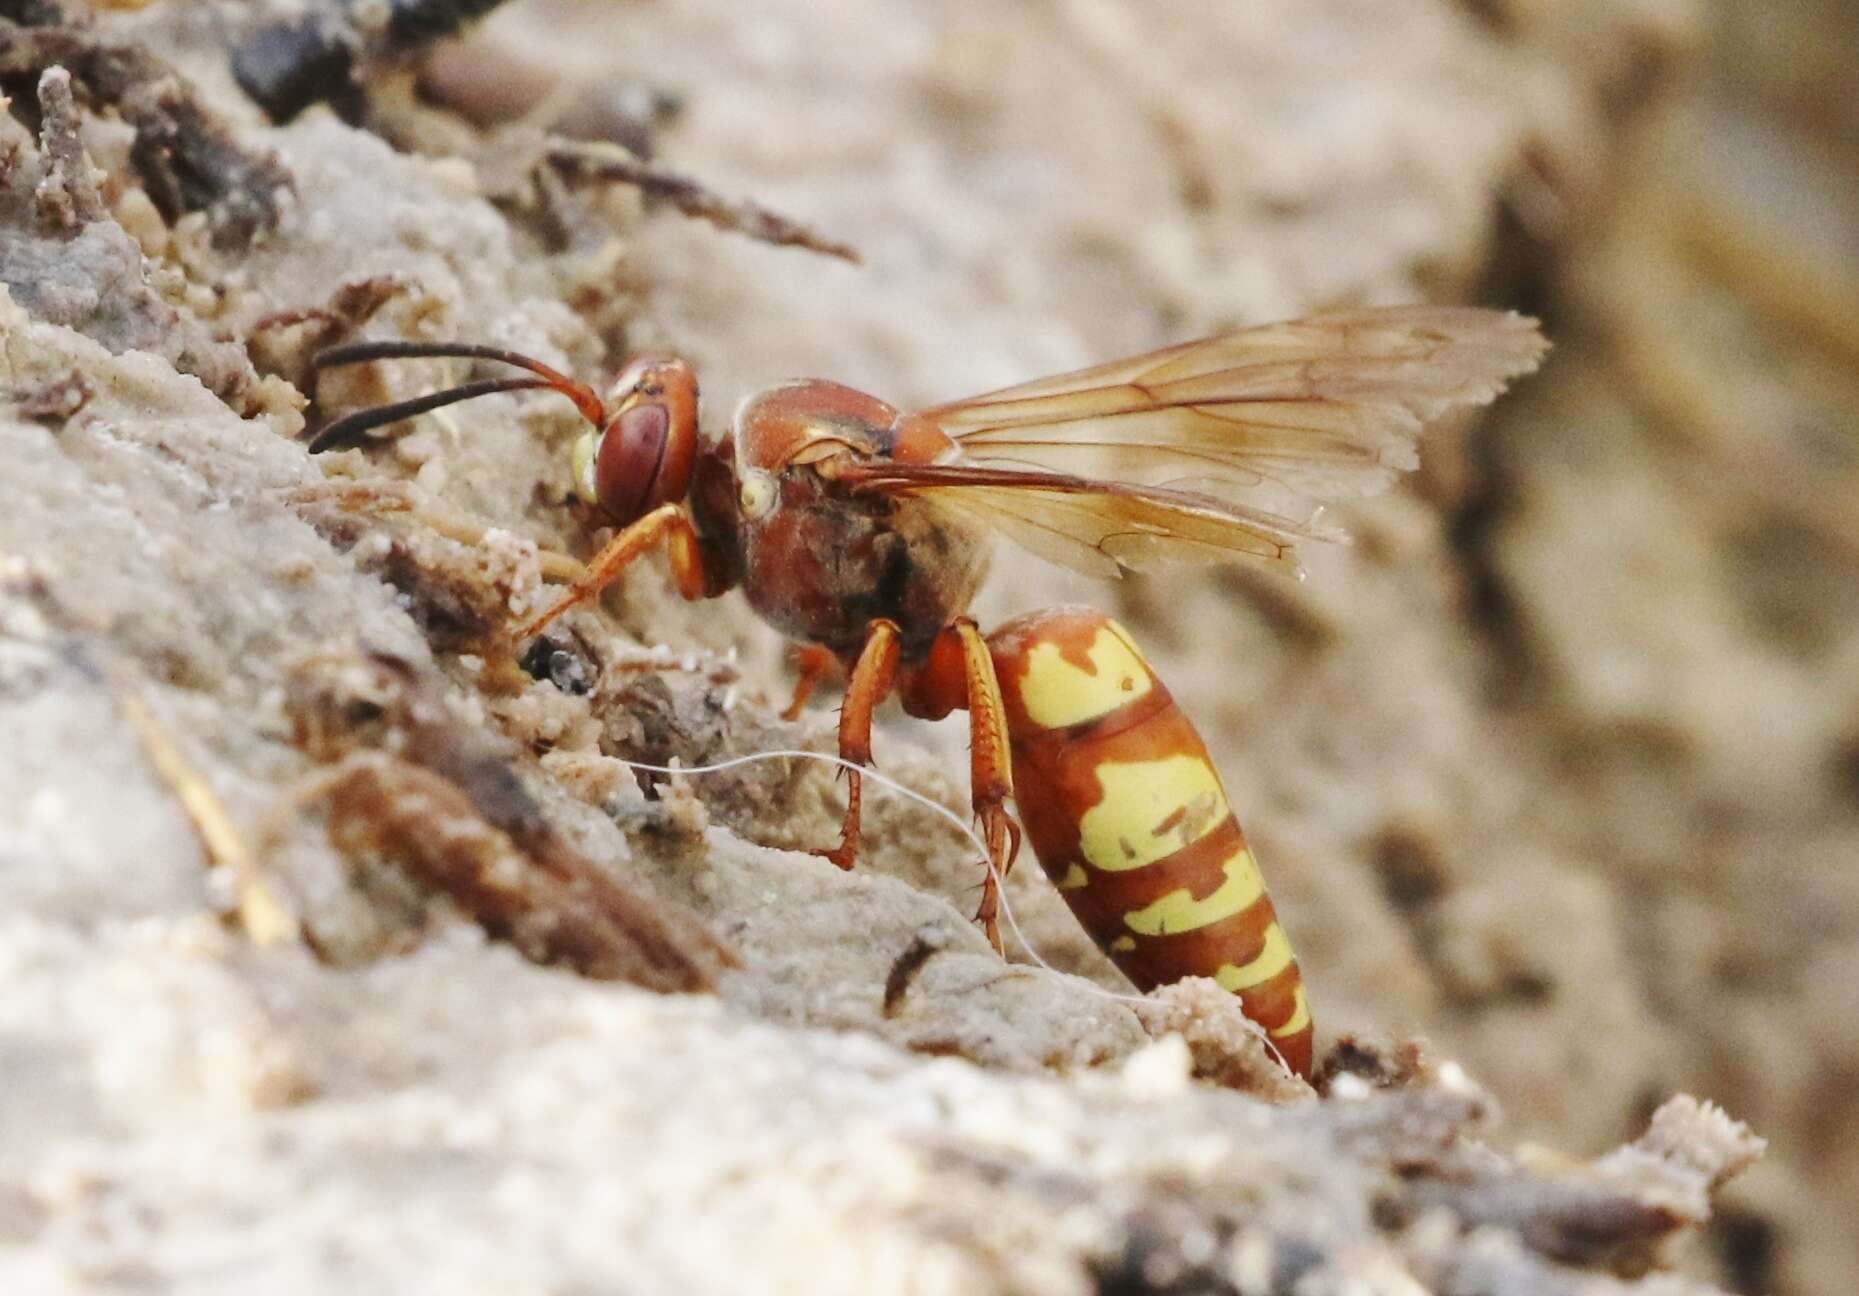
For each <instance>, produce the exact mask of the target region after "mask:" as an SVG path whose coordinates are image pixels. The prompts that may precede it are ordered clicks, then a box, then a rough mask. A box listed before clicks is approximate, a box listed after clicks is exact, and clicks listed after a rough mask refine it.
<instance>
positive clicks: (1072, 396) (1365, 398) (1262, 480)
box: [923, 306, 1546, 513]
mask: <svg viewBox="0 0 1859 1296" xmlns="http://www.w3.org/2000/svg"><path fill="white" fill-rule="evenodd" d="M1545 345H1546V344H1545V343H1544V341H1543V338H1542V335H1541V334H1540V333H1539V332H1538V331H1537V327H1536V324H1535V321H1533V320H1528V319H1525V318H1523V317H1521V316H1518V315H1512V314H1507V313H1504V312H1500V311H1489V310H1479V309H1475V308H1470V307H1450V306H1403V307H1394V308H1391V309H1383V310H1359V311H1347V312H1339V313H1335V314H1330V315H1321V316H1317V317H1315V318H1312V319H1307V320H1298V321H1295V322H1292V323H1286V324H1270V325H1266V326H1264V327H1261V328H1252V329H1244V330H1241V331H1239V332H1237V333H1228V334H1224V335H1222V336H1220V337H1214V338H1207V339H1205V340H1203V341H1200V342H1189V343H1184V344H1182V345H1180V346H1174V347H1169V348H1167V349H1165V350H1162V351H1156V352H1152V353H1150V354H1148V355H1143V356H1136V357H1133V358H1131V359H1127V360H1120V361H1114V362H1112V363H1110V364H1105V365H1098V366H1096V367H1094V368H1090V369H1081V370H1079V371H1077V372H1076V373H1070V374H1062V375H1059V376H1058V377H1054V378H1043V379H1040V380H1038V381H1036V382H1030V383H1025V384H1022V385H1020V386H1017V387H1010V388H1007V389H1005V390H1003V391H998V392H992V393H989V394H987V395H985V396H977V397H974V398H972V399H969V400H962V401H955V402H952V403H950V404H946V405H939V406H935V407H933V408H931V409H928V410H925V411H923V415H924V416H925V417H926V418H929V419H931V420H932V421H934V422H935V423H936V424H938V425H939V426H940V427H942V428H943V430H944V431H946V432H947V433H948V434H949V435H950V436H951V437H952V438H954V440H955V441H956V442H957V444H958V445H959V446H960V447H961V450H962V453H963V455H964V457H966V458H968V459H972V460H974V461H975V462H978V463H989V464H998V465H1001V466H1018V467H1024V468H1035V469H1041V468H1043V469H1050V470H1056V471H1059V472H1066V473H1071V474H1073V475H1075V476H1080V477H1091V478H1106V479H1110V480H1116V481H1125V482H1132V483H1136V484H1139V485H1168V484H1176V483H1190V482H1191V483H1193V485H1194V486H1195V488H1196V489H1198V490H1203V491H1206V492H1209V493H1212V494H1215V495H1218V496H1221V497H1226V498H1232V499H1235V500H1238V501H1241V502H1245V503H1249V504H1252V505H1254V506H1256V507H1263V508H1267V509H1270V510H1274V511H1286V510H1289V511H1292V512H1297V511H1300V510H1301V511H1303V512H1306V513H1307V512H1308V511H1309V508H1310V506H1311V505H1312V504H1317V503H1322V502H1325V501H1329V500H1337V499H1346V498H1352V497H1355V496H1359V495H1364V494H1369V493H1371V492H1373V491H1376V490H1380V489H1382V488H1384V487H1385V486H1386V485H1387V484H1388V482H1389V481H1390V480H1391V479H1392V477H1393V476H1394V474H1395V473H1397V472H1401V471H1405V470H1407V469H1411V468H1412V467H1414V465H1415V463H1416V458H1415V453H1414V440H1415V438H1416V437H1417V436H1418V434H1419V432H1420V429H1421V428H1422V427H1423V426H1424V425H1425V424H1426V423H1427V422H1428V421H1430V420H1432V419H1434V418H1436V417H1438V416H1439V415H1441V414H1443V413H1445V412H1447V411H1449V410H1451V409H1453V408H1456V407H1469V406H1474V405H1482V404H1484V403H1486V402H1488V401H1490V400H1491V399H1492V398H1493V397H1495V396H1496V395H1497V394H1498V393H1499V392H1500V391H1502V390H1503V388H1504V386H1505V384H1506V383H1507V382H1508V381H1509V380H1510V379H1512V378H1514V377H1516V376H1518V375H1519V374H1523V373H1527V372H1529V371H1530V370H1531V369H1533V368H1535V367H1536V364H1537V362H1538V360H1539V359H1540V358H1541V356H1542V354H1543V351H1544V350H1545Z"/></svg>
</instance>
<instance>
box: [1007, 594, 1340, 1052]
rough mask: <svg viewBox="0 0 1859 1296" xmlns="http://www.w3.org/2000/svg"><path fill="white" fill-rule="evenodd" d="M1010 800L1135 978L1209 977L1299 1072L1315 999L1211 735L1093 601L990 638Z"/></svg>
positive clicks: (1044, 859)
mask: <svg viewBox="0 0 1859 1296" xmlns="http://www.w3.org/2000/svg"><path fill="white" fill-rule="evenodd" d="M988 647H989V650H990V651H991V653H992V654H993V658H994V669H995V672H996V674H997V675H998V676H999V677H1000V686H1001V700H1002V701H1003V703H1004V704H1005V706H1006V711H1007V729H1008V734H1009V737H1010V738H1011V740H1012V743H1013V781H1014V800H1015V802H1016V804H1017V805H1018V806H1019V811H1020V820H1021V823H1022V824H1023V825H1024V827H1025V829H1026V835H1027V838H1028V840H1029V841H1031V842H1032V844H1033V850H1034V853H1035V854H1037V855H1038V856H1039V862H1040V864H1041V865H1042V866H1043V867H1044V868H1045V870H1046V872H1047V874H1048V875H1050V876H1051V878H1052V880H1053V882H1054V883H1056V884H1057V885H1058V888H1059V892H1060V894H1061V895H1063V896H1064V897H1065V899H1066V901H1067V902H1068V903H1069V904H1070V905H1071V907H1072V911H1073V912H1074V913H1076V914H1077V915H1078V920H1079V921H1080V922H1082V923H1083V924H1084V926H1085V930H1087V931H1088V932H1090V933H1091V937H1092V939H1093V940H1095V941H1096V942H1097V943H1098V944H1099V945H1100V946H1102V947H1103V949H1104V950H1105V951H1106V952H1107V953H1108V954H1109V955H1110V957H1111V958H1112V959H1113V960H1115V961H1116V964H1117V966H1118V967H1120V968H1122V969H1123V971H1124V973H1125V974H1126V975H1128V977H1129V978H1130V980H1131V981H1134V982H1135V983H1136V985H1137V987H1138V988H1140V989H1142V990H1149V989H1151V988H1153V987H1155V986H1158V985H1166V984H1168V983H1169V982H1172V981H1178V980H1180V979H1181V978H1183V977H1188V976H1205V977H1212V978H1214V980H1216V981H1218V982H1219V983H1220V984H1221V985H1223V986H1225V987H1226V988H1227V989H1228V990H1231V991H1233V992H1234V993H1236V994H1238V995H1239V999H1240V1004H1241V1006H1242V1007H1243V1008H1244V1010H1245V1013H1246V1016H1248V1017H1250V1018H1251V1019H1252V1020H1253V1021H1255V1022H1257V1023H1259V1025H1261V1026H1262V1027H1264V1028H1265V1030H1266V1033H1267V1034H1269V1035H1270V1036H1271V1039H1272V1043H1273V1044H1275V1045H1276V1046H1277V1048H1278V1050H1279V1052H1280V1053H1282V1054H1283V1055H1284V1058H1285V1060H1286V1061H1287V1062H1288V1063H1290V1065H1291V1067H1292V1069H1293V1070H1295V1071H1296V1072H1297V1073H1298V1074H1299V1075H1301V1076H1305V1077H1308V1076H1309V1075H1310V1054H1311V1026H1310V1008H1309V1005H1308V1003H1307V1002H1306V999H1305V994H1304V983H1303V978H1302V976H1301V975H1300V974H1299V972H1298V967H1297V960H1296V958H1294V957H1293V956H1292V953H1291V945H1290V942H1289V941H1288V940H1287V939H1286V938H1285V933H1284V929H1283V928H1282V927H1280V926H1279V925H1278V916H1277V914H1276V912H1274V910H1273V909H1272V902H1271V899H1270V897H1268V896H1267V895H1266V894H1265V884H1264V881H1263V880H1262V879H1261V878H1260V876H1259V868H1258V864H1257V863H1256V862H1255V861H1254V860H1253V858H1252V852H1251V851H1250V850H1248V849H1247V847H1246V838H1245V836H1244V834H1242V833H1241V832H1240V830H1239V821H1238V820H1237V819H1235V818H1234V817H1233V811H1232V808H1231V807H1230V806H1229V805H1228V804H1227V799H1226V789H1225V788H1223V787H1222V786H1221V784H1220V776H1219V774H1218V773H1216V772H1215V770H1214V767H1213V762H1212V760H1211V759H1209V757H1208V755H1207V747H1206V744H1204V743H1203V742H1202V741H1201V737H1200V735H1199V734H1198V733H1196V732H1195V731H1194V726H1193V725H1191V724H1189V723H1188V718H1187V716H1185V715H1184V714H1182V711H1181V708H1180V707H1178V706H1176V705H1175V702H1174V699H1173V698H1171V697H1170V696H1169V694H1168V690H1167V689H1166V688H1164V687H1163V685H1162V681H1161V680H1159V679H1157V678H1156V676H1155V672H1154V671H1152V670H1150V669H1149V664H1148V663H1147V662H1146V661H1144V660H1143V657H1142V654H1141V653H1140V652H1138V651H1137V649H1136V645H1135V644H1134V643H1133V642H1132V641H1131V640H1130V637H1129V633H1128V632H1127V631H1125V630H1124V629H1123V627H1122V626H1120V625H1118V624H1117V623H1116V622H1115V621H1112V620H1111V619H1110V618H1109V617H1107V616H1104V615H1103V614H1102V613H1100V612H1097V611H1094V610H1092V609H1090V608H1080V607H1071V608H1053V609H1050V610H1048V611H1045V612H1035V613H1033V614H1031V615H1030V616H1024V617H1020V618H1019V619H1017V620H1015V621H1011V622H1009V623H1008V624H1006V625H1004V626H1002V627H1001V628H1000V629H999V630H997V631H995V632H994V634H992V635H991V636H989V638H988Z"/></svg>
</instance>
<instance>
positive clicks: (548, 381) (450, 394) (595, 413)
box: [310, 342, 607, 454]
mask: <svg viewBox="0 0 1859 1296" xmlns="http://www.w3.org/2000/svg"><path fill="white" fill-rule="evenodd" d="M437 359H456V360H494V361H496V362H498V363H499V364H507V365H515V366H516V367H517V368H519V369H527V370H528V371H529V372H530V373H532V374H534V375H536V376H535V377H534V378H493V379H487V380H485V381H482V382H473V383H465V384H464V385H463V386H459V387H448V388H446V389H445V390H443V391H436V392H430V393H428V394H427V395H425V396H416V397H414V398H413V399H411V400H404V401H398V402H396V403H395V404H392V405H379V406H376V407H374V408H373V409H365V410H356V411H355V412H354V413H353V414H345V415H343V416H342V417H341V418H339V419H337V420H336V421H335V422H333V423H330V424H328V425H326V426H325V427H324V428H323V429H322V430H321V431H319V432H318V433H317V434H316V436H315V437H313V438H312V439H311V441H310V453H311V454H321V453H322V452H323V451H325V450H335V449H339V448H344V447H347V446H352V445H355V444H357V443H359V442H360V440H361V438H362V435H363V434H364V433H366V432H368V431H370V430H371V429H373V428H378V427H380V426H382V425H383V424H386V423H393V422H397V421H398V420H400V419H403V418H412V417H413V416H414V415H415V414H424V413H426V412H427V411H428V410H436V409H442V408H444V407H445V406H447V405H456V404H457V403H458V402H459V401H467V400H471V399H473V398H475V397H478V396H490V395H493V394H494V393H496V392H507V391H523V390H527V389H533V388H539V387H547V388H549V389H551V390H553V391H558V392H560V393H561V394H562V395H564V396H566V397H567V398H568V399H569V400H571V401H573V402H574V403H575V408H576V409H578V410H580V411H581V415H582V417H583V418H585V419H587V421H588V422H590V423H592V424H593V425H594V426H595V427H597V428H599V427H604V426H606V422H607V412H606V409H605V407H604V406H602V404H601V403H600V397H599V396H597V395H595V394H594V389H593V388H592V387H589V386H588V385H587V384H586V383H583V382H576V381H575V380H574V379H573V378H570V377H569V376H568V375H567V374H564V373H561V372H559V371H557V370H555V369H551V368H549V366H548V365H545V364H543V363H542V362H541V361H540V360H531V359H530V358H529V357H528V356H526V355H519V354H517V353H516V352H515V351H505V350H503V349H502V348H501V347H488V346H475V345H473V344H471V343H468V342H351V343H348V344H346V345H344V346H337V347H330V348H329V349H328V350H325V351H320V352H318V353H317V354H316V356H315V358H313V359H312V360H311V361H310V366H311V367H312V368H313V369H333V368H336V367H338V366H340V365H351V364H365V363H367V362H369V361H371V360H437Z"/></svg>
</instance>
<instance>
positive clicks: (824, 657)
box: [781, 644, 839, 720]
mask: <svg viewBox="0 0 1859 1296" xmlns="http://www.w3.org/2000/svg"><path fill="white" fill-rule="evenodd" d="M794 662H795V665H796V666H797V667H798V669H799V671H800V678H798V679H796V680H795V681H794V699H793V701H791V702H789V703H788V704H787V709H786V710H785V711H783V712H782V713H781V718H782V719H783V720H798V719H800V713H801V710H802V709H803V708H804V707H805V706H806V705H807V699H808V698H810V697H812V696H813V690H814V689H815V688H817V687H818V686H819V683H820V681H821V680H823V679H825V678H826V677H827V676H828V675H830V674H831V673H832V671H833V668H834V667H835V666H837V665H838V664H839V659H838V658H837V657H835V656H833V654H832V650H831V649H828V648H822V647H820V645H819V644H803V645H801V646H800V647H799V648H798V649H796V650H795V653H794Z"/></svg>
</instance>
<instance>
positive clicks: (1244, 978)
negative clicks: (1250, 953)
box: [1214, 922, 1292, 994]
mask: <svg viewBox="0 0 1859 1296" xmlns="http://www.w3.org/2000/svg"><path fill="white" fill-rule="evenodd" d="M1291 959H1292V954H1291V942H1290V941H1289V940H1287V939H1286V938H1285V932H1284V928H1282V927H1280V926H1279V925H1278V924H1277V923H1275V922H1274V923H1273V924H1272V925H1271V926H1270V927H1267V928H1266V929H1265V943H1264V945H1263V946H1262V947H1261V948H1260V949H1259V954H1258V957H1257V958H1254V959H1252V960H1251V961H1249V962H1247V963H1243V964H1233V963H1225V964H1222V965H1221V967H1220V970H1219V971H1218V972H1216V973H1214V980H1216V981H1218V982H1219V983H1220V984H1221V985H1222V986H1224V987H1225V988H1226V989H1228V990H1231V991H1232V992H1233V993H1234V994H1238V993H1239V992H1240V991H1241V990H1248V989H1251V988H1252V987H1253V986H1255V985H1264V984H1265V983H1266V982H1267V981H1270V980H1271V979H1272V978H1273V977H1275V976H1277V975H1278V974H1279V973H1280V972H1282V971H1284V970H1285V969H1286V968H1288V967H1290V966H1291Z"/></svg>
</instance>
